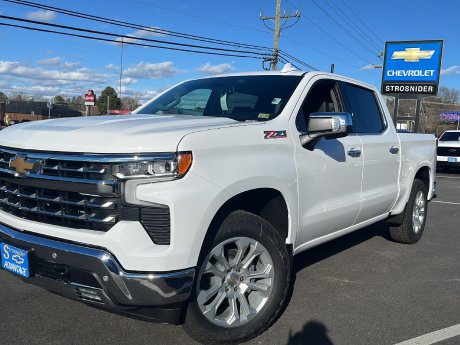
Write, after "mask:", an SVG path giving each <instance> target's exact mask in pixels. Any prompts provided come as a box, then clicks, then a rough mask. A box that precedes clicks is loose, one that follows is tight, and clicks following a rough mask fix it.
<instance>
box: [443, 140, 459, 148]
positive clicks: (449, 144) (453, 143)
mask: <svg viewBox="0 0 460 345" xmlns="http://www.w3.org/2000/svg"><path fill="white" fill-rule="evenodd" d="M438 147H460V141H453V140H451V141H438Z"/></svg>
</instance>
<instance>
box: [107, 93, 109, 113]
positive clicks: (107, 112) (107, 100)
mask: <svg viewBox="0 0 460 345" xmlns="http://www.w3.org/2000/svg"><path fill="white" fill-rule="evenodd" d="M109 110H110V96H107V115H109Z"/></svg>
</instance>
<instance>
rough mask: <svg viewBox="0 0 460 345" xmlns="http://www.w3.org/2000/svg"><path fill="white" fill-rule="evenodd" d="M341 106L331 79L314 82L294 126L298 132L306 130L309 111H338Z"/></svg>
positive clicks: (334, 84) (335, 85) (334, 83)
mask: <svg viewBox="0 0 460 345" xmlns="http://www.w3.org/2000/svg"><path fill="white" fill-rule="evenodd" d="M340 109H341V106H340V102H339V96H338V92H337V83H336V82H335V81H333V80H321V81H319V82H317V83H315V84H314V85H313V86H312V87H311V89H310V91H309V92H308V95H307V97H306V98H305V101H304V103H303V105H302V108H301V110H300V112H299V114H298V115H297V119H296V126H297V129H298V131H299V132H301V133H306V132H307V124H308V119H309V116H310V114H311V113H317V112H340Z"/></svg>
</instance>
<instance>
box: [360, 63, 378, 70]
mask: <svg viewBox="0 0 460 345" xmlns="http://www.w3.org/2000/svg"><path fill="white" fill-rule="evenodd" d="M372 69H375V65H374V64H369V65H366V66H363V67H361V68H360V69H359V70H360V71H368V70H372Z"/></svg>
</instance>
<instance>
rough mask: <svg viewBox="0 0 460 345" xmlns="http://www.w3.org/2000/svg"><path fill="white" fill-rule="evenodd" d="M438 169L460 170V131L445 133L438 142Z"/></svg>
mask: <svg viewBox="0 0 460 345" xmlns="http://www.w3.org/2000/svg"><path fill="white" fill-rule="evenodd" d="M437 167H438V169H443V170H449V169H452V168H460V131H458V130H457V131H445V132H444V133H443V134H442V135H441V136H440V137H439V140H438V148H437Z"/></svg>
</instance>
